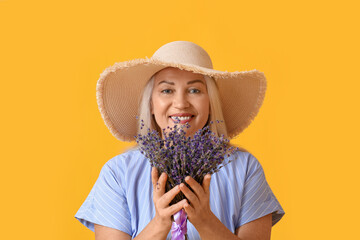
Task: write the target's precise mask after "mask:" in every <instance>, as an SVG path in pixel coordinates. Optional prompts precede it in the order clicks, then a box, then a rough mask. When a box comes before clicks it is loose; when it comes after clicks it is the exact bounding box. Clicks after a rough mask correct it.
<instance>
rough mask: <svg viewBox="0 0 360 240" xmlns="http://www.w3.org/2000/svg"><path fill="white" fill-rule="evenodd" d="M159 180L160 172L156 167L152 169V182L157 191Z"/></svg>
mask: <svg viewBox="0 0 360 240" xmlns="http://www.w3.org/2000/svg"><path fill="white" fill-rule="evenodd" d="M158 178H159V173H158V170H157V169H156V167H152V168H151V182H152V185H153V189H155V186H156V183H157V181H158Z"/></svg>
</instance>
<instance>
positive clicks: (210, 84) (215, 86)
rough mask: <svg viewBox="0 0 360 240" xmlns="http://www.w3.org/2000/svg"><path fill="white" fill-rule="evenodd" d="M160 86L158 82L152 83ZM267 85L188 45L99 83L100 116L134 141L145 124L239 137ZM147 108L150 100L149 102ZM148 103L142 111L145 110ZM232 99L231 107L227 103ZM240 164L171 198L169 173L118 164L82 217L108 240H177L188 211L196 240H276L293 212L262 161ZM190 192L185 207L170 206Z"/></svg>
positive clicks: (139, 163)
mask: <svg viewBox="0 0 360 240" xmlns="http://www.w3.org/2000/svg"><path fill="white" fill-rule="evenodd" d="M149 79H150V80H149ZM265 89H266V80H265V77H264V75H263V74H262V73H261V72H259V71H257V70H253V71H249V72H233V73H228V72H221V71H216V70H213V69H212V62H211V59H210V57H209V55H208V54H207V53H206V51H205V50H204V49H202V48H201V47H200V46H198V45H196V44H194V43H191V42H185V41H176V42H171V43H168V44H165V45H164V46H162V47H161V48H159V49H158V50H157V51H156V52H155V53H154V55H153V56H152V57H151V58H150V59H148V58H146V59H136V60H132V61H128V62H123V63H117V64H115V65H114V66H112V67H109V68H107V69H106V70H105V71H104V72H103V73H102V74H101V77H100V79H99V81H98V86H97V97H98V104H99V108H100V112H101V114H102V117H103V118H104V121H105V124H106V125H107V126H108V128H109V129H110V131H111V133H112V134H113V135H114V136H115V137H117V138H118V139H119V140H126V141H132V140H134V135H136V133H138V132H140V133H141V131H142V130H141V129H140V128H139V124H138V122H137V121H136V119H135V117H136V116H137V115H139V118H140V119H143V120H144V121H145V125H146V126H149V127H150V128H152V129H157V130H158V131H159V133H161V131H160V130H161V129H163V128H166V127H167V126H170V127H171V126H173V125H174V122H175V121H176V120H180V123H181V124H185V123H187V122H188V123H189V124H190V126H191V127H190V128H189V129H186V131H187V132H186V134H187V135H188V136H191V135H193V134H194V133H195V132H196V131H197V130H198V129H201V128H203V127H204V126H206V125H207V124H208V123H209V122H210V121H211V120H224V122H225V124H213V125H211V128H212V129H211V130H212V131H213V132H215V133H216V134H218V135H220V134H225V135H226V136H228V137H229V138H233V137H235V136H236V135H238V134H239V133H240V132H242V131H243V130H244V129H245V128H246V127H247V126H248V125H249V124H250V122H251V121H252V120H253V119H254V117H255V116H256V114H257V112H258V110H259V108H260V106H261V104H262V102H263V99H264V95H265ZM140 100H141V101H140ZM139 101H140V104H139ZM221 101H222V103H221ZM231 157H232V158H233V159H234V160H233V161H232V162H231V163H230V164H228V165H226V166H225V167H224V168H222V169H221V170H220V171H219V172H217V173H216V174H214V175H213V176H210V175H207V176H206V177H205V178H204V181H203V183H202V184H201V185H200V184H199V183H197V182H196V181H195V180H194V179H192V178H190V177H188V178H186V179H185V181H186V182H187V183H188V185H189V186H190V187H191V189H192V190H193V192H192V191H191V190H190V189H189V188H187V187H186V186H185V185H184V184H180V185H179V186H176V187H174V188H173V189H171V190H170V191H168V192H166V193H165V183H166V179H167V176H166V174H164V173H163V174H161V176H158V173H157V171H156V169H155V168H153V169H151V166H150V163H149V161H148V159H146V158H145V157H144V156H143V155H142V154H141V153H140V152H139V150H138V149H133V150H130V151H127V152H125V153H123V154H120V155H118V156H115V157H114V158H112V159H110V160H109V161H108V162H107V163H106V164H105V165H104V167H103V168H102V170H101V172H100V175H99V178H98V180H97V181H96V183H95V185H94V187H93V188H92V190H91V192H90V194H89V195H88V197H87V199H86V200H85V202H84V203H83V205H82V206H81V208H80V209H79V211H78V212H77V213H76V215H75V217H76V218H77V219H78V220H79V221H80V222H81V223H83V224H84V225H85V226H86V227H88V228H89V229H91V230H92V231H95V238H96V239H97V240H99V239H131V238H134V239H165V238H166V237H167V238H168V239H169V238H170V233H169V231H170V229H171V215H173V214H174V213H176V212H178V211H179V210H181V209H184V210H185V211H186V213H187V216H188V220H189V221H188V232H187V234H188V237H189V239H200V237H201V239H270V234H271V227H272V226H273V225H274V224H275V223H277V222H278V221H279V220H280V219H281V218H282V216H283V215H284V211H283V209H282V207H281V205H280V204H279V202H278V201H277V199H276V197H275V196H274V194H273V193H272V191H271V189H270V187H269V185H268V184H267V182H266V179H265V175H264V172H263V169H262V167H261V165H260V163H259V162H258V161H257V159H256V158H255V157H254V156H253V155H252V154H250V153H249V152H246V151H237V152H235V153H233V154H232V156H231ZM180 191H181V192H183V193H184V194H185V196H186V197H187V199H189V201H190V202H191V204H189V203H188V202H187V201H186V200H183V201H181V202H179V203H177V204H174V205H171V206H169V203H170V202H171V200H172V199H173V198H174V197H175V196H176V195H177V194H178V193H179V192H180Z"/></svg>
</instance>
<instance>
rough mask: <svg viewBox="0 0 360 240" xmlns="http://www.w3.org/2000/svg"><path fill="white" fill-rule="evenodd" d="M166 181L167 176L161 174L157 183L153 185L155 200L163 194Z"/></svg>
mask: <svg viewBox="0 0 360 240" xmlns="http://www.w3.org/2000/svg"><path fill="white" fill-rule="evenodd" d="M166 180H167V174H166V173H164V172H163V173H161V175H160V177H159V179H158V181H157V182H156V184H155V189H154V191H155V196H156V197H157V198H159V197H161V196H162V195H164V193H165V186H166Z"/></svg>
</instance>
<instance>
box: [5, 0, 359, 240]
mask: <svg viewBox="0 0 360 240" xmlns="http://www.w3.org/2000/svg"><path fill="white" fill-rule="evenodd" d="M358 13H359V6H358V5H357V4H356V1H348V0H344V1H310V0H304V1H288V0H286V1H285V0H284V1H276V0H275V1H274V0H273V1H235V0H234V1H226V0H224V1H195V0H194V1H188V0H183V1H169V0H167V1H126V2H125V1H104V0H103V1H89V0H88V1H68V0H67V1H31V0H30V1H12V0H0V81H1V94H0V100H1V101H0V102H1V118H0V119H1V120H0V121H1V124H0V127H1V133H0V134H1V151H0V154H1V155H0V156H1V174H0V180H1V181H0V184H1V186H0V187H1V188H0V189H1V198H0V209H1V218H0V226H1V229H2V230H1V238H2V239H62V240H63V239H78V240H80V239H94V234H93V232H91V231H90V230H88V229H87V228H85V227H84V226H83V225H81V224H80V223H79V222H78V221H77V220H76V219H75V218H74V215H75V213H76V212H77V210H78V208H79V207H80V205H81V204H82V203H83V201H84V200H85V198H86V196H87V195H88V194H89V191H90V190H91V188H92V186H93V184H94V183H95V181H96V179H97V177H98V174H99V172H100V169H101V167H102V166H103V164H104V163H105V162H106V161H108V160H109V159H110V158H112V157H113V156H115V155H117V154H119V153H121V152H122V151H123V150H124V149H125V148H126V147H128V146H130V145H131V144H129V143H122V142H119V141H118V140H116V139H115V138H114V137H113V136H112V135H111V134H110V132H109V131H108V129H107V128H106V126H105V124H104V123H103V120H102V118H101V116H100V114H99V111H98V108H97V104H96V97H95V86H96V81H97V79H98V78H99V75H100V73H101V72H102V71H103V70H104V69H105V68H106V67H108V66H110V65H112V64H114V63H115V62H119V61H125V60H129V59H133V58H142V57H145V56H148V57H151V55H152V54H153V52H154V51H155V50H156V49H157V48H159V47H160V46H161V45H163V44H165V43H167V42H170V41H175V40H188V41H193V42H195V43H197V44H199V45H200V46H202V47H203V48H204V49H206V50H207V51H208V53H209V54H210V56H211V57H212V60H213V63H214V68H215V69H218V70H228V71H236V70H239V71H241V70H251V69H254V68H256V69H258V70H260V71H262V72H264V73H265V75H266V77H267V80H268V91H267V93H266V97H265V101H264V104H263V107H262V108H261V110H260V112H259V115H258V116H257V117H256V118H255V121H254V122H253V123H252V124H251V125H250V126H249V128H247V129H246V130H245V131H244V132H243V134H242V135H240V136H239V137H238V138H237V139H236V141H234V142H235V143H237V144H240V145H242V146H244V147H245V148H247V149H248V150H249V151H251V152H253V153H254V155H255V156H256V157H257V158H258V159H259V161H260V162H261V164H262V166H263V168H264V170H265V174H266V178H267V180H268V182H269V184H270V187H271V188H272V190H273V192H274V194H275V195H276V197H277V198H278V200H279V202H280V203H281V205H282V206H283V208H284V210H285V212H286V213H285V216H284V217H283V219H282V220H281V221H280V222H278V223H277V224H276V225H275V226H274V227H273V229H272V239H278V240H282V239H283V240H285V239H286V240H288V239H294V240H297V239H299V240H303V239H359V236H360V234H359V231H358V228H359V227H358V225H359V220H358V219H359V218H358V216H359V202H360V199H359V194H358V192H359V186H358V185H359V173H358V172H359V165H360V164H359V161H360V158H359V152H358V151H359V146H358V145H359V133H360V131H359V126H358V124H359V106H358V105H359V103H360V101H359V95H360V93H359V87H360V83H359V82H360V78H359V54H360V51H359V42H360V39H359V34H358V32H359V17H358Z"/></svg>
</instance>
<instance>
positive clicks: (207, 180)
mask: <svg viewBox="0 0 360 240" xmlns="http://www.w3.org/2000/svg"><path fill="white" fill-rule="evenodd" d="M210 182H211V175H210V174H206V175H205V177H204V180H203V183H202V186H203V189H204V192H205V194H206V195H208V196H209V194H210Z"/></svg>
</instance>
